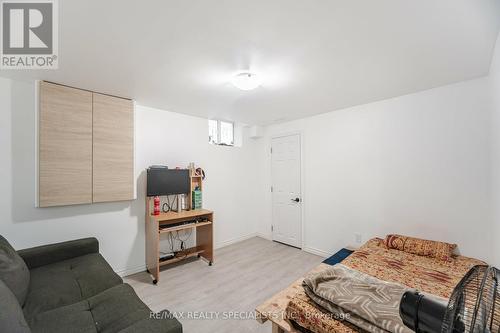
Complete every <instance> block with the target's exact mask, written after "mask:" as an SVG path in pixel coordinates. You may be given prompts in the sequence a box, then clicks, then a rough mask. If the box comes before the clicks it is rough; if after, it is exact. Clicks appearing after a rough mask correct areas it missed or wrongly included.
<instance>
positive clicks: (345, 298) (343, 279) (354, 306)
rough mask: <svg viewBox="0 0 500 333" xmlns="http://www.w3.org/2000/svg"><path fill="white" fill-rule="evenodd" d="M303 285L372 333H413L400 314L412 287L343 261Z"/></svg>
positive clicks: (314, 296)
mask: <svg viewBox="0 0 500 333" xmlns="http://www.w3.org/2000/svg"><path fill="white" fill-rule="evenodd" d="M303 286H304V289H305V291H306V293H307V295H308V296H309V297H310V298H311V299H312V300H313V301H314V302H315V303H316V304H318V305H319V306H321V307H322V308H324V309H326V310H328V311H329V312H331V313H333V314H335V315H336V317H340V318H345V320H347V321H349V322H350V323H352V324H354V325H356V326H358V327H360V328H362V329H364V330H366V331H368V332H373V333H381V332H393V333H411V332H412V331H411V330H410V329H409V328H407V327H406V326H404V324H403V322H402V321H401V318H400V316H399V303H400V300H401V296H403V294H404V292H405V291H407V290H409V288H408V287H405V286H403V285H400V284H397V283H393V282H386V281H382V280H379V279H377V278H374V277H372V276H370V275H367V274H364V273H361V272H359V271H356V270H353V269H351V268H349V267H347V266H344V265H342V264H337V265H335V266H333V267H332V268H329V269H327V270H325V271H322V272H320V273H318V274H315V275H312V276H309V277H306V278H305V279H304V282H303Z"/></svg>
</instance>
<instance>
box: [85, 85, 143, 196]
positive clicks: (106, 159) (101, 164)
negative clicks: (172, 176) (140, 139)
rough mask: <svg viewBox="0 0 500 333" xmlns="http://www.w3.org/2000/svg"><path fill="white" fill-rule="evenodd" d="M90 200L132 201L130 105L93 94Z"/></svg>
mask: <svg viewBox="0 0 500 333" xmlns="http://www.w3.org/2000/svg"><path fill="white" fill-rule="evenodd" d="M93 96H94V97H93V110H94V118H93V123H94V140H93V147H94V157H93V173H94V177H93V178H94V181H93V201H94V202H105V201H120V200H131V199H133V198H134V104H133V102H132V101H131V100H129V99H123V98H117V97H113V96H108V95H102V94H97V93H94V94H93Z"/></svg>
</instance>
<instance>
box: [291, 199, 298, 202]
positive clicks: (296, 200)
mask: <svg viewBox="0 0 500 333" xmlns="http://www.w3.org/2000/svg"><path fill="white" fill-rule="evenodd" d="M290 200H292V201H295V202H300V198H295V199H290Z"/></svg>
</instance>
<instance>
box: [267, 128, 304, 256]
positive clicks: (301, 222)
mask: <svg viewBox="0 0 500 333" xmlns="http://www.w3.org/2000/svg"><path fill="white" fill-rule="evenodd" d="M292 135H298V136H299V142H300V159H299V163H300V204H301V209H300V233H301V235H300V249H301V250H304V239H305V228H304V220H305V205H304V202H305V197H306V195H305V190H304V134H303V132H302V131H300V130H299V131H290V132H283V133H280V134H274V135H271V138H270V140H269V152H270V158H269V174H270V175H271V184H270V186H273V184H274V182H273V180H274V177H273V156H272V154H271V148H272V146H273V139H279V138H283V137H285V136H292ZM271 226H273V228H274V219H273V193H271ZM271 240H272V241H273V242H274V241H275V240H274V230H273V231H271ZM285 245H287V244H285ZM290 246H292V245H290Z"/></svg>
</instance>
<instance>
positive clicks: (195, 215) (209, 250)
mask: <svg viewBox="0 0 500 333" xmlns="http://www.w3.org/2000/svg"><path fill="white" fill-rule="evenodd" d="M194 220H196V222H192V223H187V224H182V225H179V223H184V222H190V221H194ZM213 223H214V213H213V212H212V211H210V210H206V209H195V210H188V211H182V212H179V213H177V212H168V213H162V214H160V215H152V214H151V213H149V211H148V210H147V212H146V268H147V270H148V272H149V273H150V274H151V275H152V276H153V283H154V284H156V283H158V281H159V280H160V267H161V266H165V265H168V264H173V263H175V262H178V261H181V260H185V259H187V258H190V257H193V256H198V257H201V258H204V259H206V260H207V261H208V264H209V265H210V266H211V265H212V263H213V262H214V247H213ZM171 225H173V226H171ZM191 228H194V229H195V230H196V246H194V247H191V248H188V249H185V250H184V251H181V252H178V253H177V254H176V255H175V256H174V257H173V258H170V259H166V260H161V259H160V235H161V234H166V233H169V232H174V231H179V230H186V229H191Z"/></svg>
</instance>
